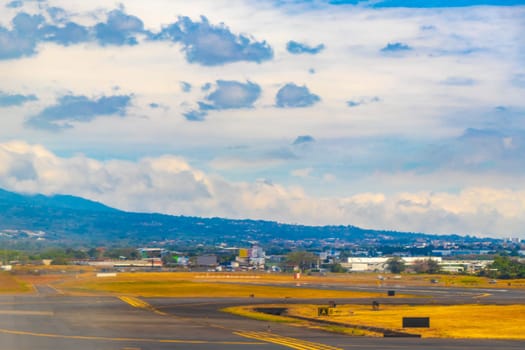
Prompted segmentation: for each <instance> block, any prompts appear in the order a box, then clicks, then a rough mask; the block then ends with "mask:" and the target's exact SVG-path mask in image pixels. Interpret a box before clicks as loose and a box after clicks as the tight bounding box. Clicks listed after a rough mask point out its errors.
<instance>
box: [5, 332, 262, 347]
mask: <svg viewBox="0 0 525 350" xmlns="http://www.w3.org/2000/svg"><path fill="white" fill-rule="evenodd" d="M0 333H3V334H12V335H23V336H24V335H25V336H32V337H42V338H56V339H74V340H98V341H111V342H137V343H176V344H218V345H262V344H264V343H261V342H248V341H210V340H190V339H188V340H186V339H153V338H112V337H99V336H86V335H63V334H53V333H35V332H26V331H18V330H12V329H3V328H0Z"/></svg>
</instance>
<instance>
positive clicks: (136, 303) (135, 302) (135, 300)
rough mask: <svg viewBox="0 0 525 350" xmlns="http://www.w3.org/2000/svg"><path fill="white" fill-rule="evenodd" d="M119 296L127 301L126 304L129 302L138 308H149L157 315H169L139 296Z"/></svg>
mask: <svg viewBox="0 0 525 350" xmlns="http://www.w3.org/2000/svg"><path fill="white" fill-rule="evenodd" d="M118 298H119V299H120V300H122V301H123V302H125V303H126V304H129V305H131V306H133V307H136V308H138V309H144V310H149V311H152V312H154V313H156V314H157V315H162V316H166V315H167V313H165V312H162V311H159V310H157V309H156V308H154V307H153V306H152V305H151V304H149V303H147V302H145V301H144V300H140V299H139V298H135V297H128V296H120V297H118Z"/></svg>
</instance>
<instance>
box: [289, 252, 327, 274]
mask: <svg viewBox="0 0 525 350" xmlns="http://www.w3.org/2000/svg"><path fill="white" fill-rule="evenodd" d="M318 260H319V258H318V257H317V255H315V254H313V253H310V252H306V251H297V252H290V253H288V254H287V255H286V264H288V265H294V266H299V269H300V270H301V271H304V270H307V269H310V268H312V266H314V265H315V264H316V263H317V261H318Z"/></svg>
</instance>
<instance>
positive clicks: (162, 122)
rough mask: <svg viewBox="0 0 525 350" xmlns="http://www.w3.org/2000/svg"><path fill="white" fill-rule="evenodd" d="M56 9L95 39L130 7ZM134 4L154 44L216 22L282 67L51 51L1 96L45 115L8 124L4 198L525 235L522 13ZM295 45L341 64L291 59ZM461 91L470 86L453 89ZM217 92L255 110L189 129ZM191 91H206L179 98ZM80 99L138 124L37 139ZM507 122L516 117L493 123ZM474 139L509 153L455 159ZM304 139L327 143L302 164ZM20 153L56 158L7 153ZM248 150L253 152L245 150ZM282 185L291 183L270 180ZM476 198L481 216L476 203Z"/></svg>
mask: <svg viewBox="0 0 525 350" xmlns="http://www.w3.org/2000/svg"><path fill="white" fill-rule="evenodd" d="M47 4H49V6H59V7H63V8H64V9H65V10H66V11H67V12H68V13H69V14H70V16H71V17H70V19H71V20H73V21H75V22H77V23H79V24H82V25H85V26H92V25H94V24H95V23H97V22H99V21H101V20H104V19H105V18H106V15H107V13H108V11H109V10H113V9H115V8H116V7H117V6H118V5H114V4H108V2H107V1H105V0H93V1H74V2H72V1H70V0H49V1H47ZM123 5H124V9H125V12H126V13H127V14H129V15H133V16H137V17H139V18H140V19H141V20H142V21H143V22H144V27H145V29H147V30H150V31H153V32H158V31H159V30H160V29H161V27H162V26H163V25H166V24H169V23H173V22H174V21H176V20H177V16H181V15H182V16H189V17H190V18H192V20H193V21H199V17H200V16H201V15H205V16H206V17H207V18H208V19H209V21H210V23H212V24H213V25H218V24H219V23H221V22H223V23H224V24H225V26H227V27H228V28H230V30H231V32H232V33H236V34H243V35H248V36H253V37H254V38H256V39H257V40H266V41H267V42H268V44H269V45H271V46H272V48H273V50H274V59H273V60H269V61H264V62H262V63H261V64H256V63H253V62H238V63H234V64H227V65H224V66H220V67H215V66H214V67H203V66H201V65H198V64H189V63H188V62H187V60H186V58H185V56H184V52H181V46H180V45H179V44H177V43H167V42H145V41H143V38H142V37H140V38H138V40H139V45H135V46H126V47H100V46H99V45H97V44H96V43H83V44H78V45H70V46H68V47H64V46H60V45H56V44H53V43H39V44H38V46H37V47H36V50H37V52H38V53H37V54H36V55H34V56H32V57H26V58H22V59H15V60H0V76H2V89H3V90H4V91H14V92H18V93H20V94H24V95H35V96H36V97H37V98H38V101H33V102H31V103H26V104H24V105H22V106H17V107H6V108H3V109H2V119H1V121H0V123H1V128H0V142H4V144H3V146H2V149H1V152H0V178H1V182H0V185H1V186H4V187H6V188H9V189H14V190H18V191H31V192H43V193H56V192H62V193H72V194H77V195H81V196H86V197H88V198H92V199H97V200H101V201H103V202H106V203H108V204H110V205H115V206H117V207H120V208H125V209H130V210H131V209H133V210H147V211H159V212H170V213H181V214H192V215H207V216H216V215H223V216H229V217H254V218H268V219H278V220H281V221H286V222H301V223H312V224H320V223H343V224H344V223H351V224H356V225H362V226H366V227H374V228H376V227H380V228H385V229H391V228H397V229H407V230H420V231H421V230H427V231H430V232H435V231H438V232H450V231H457V232H463V233H470V232H517V231H519V228H518V227H519V225H521V224H522V219H521V217H523V215H521V216H520V215H519V213H522V209H521V207H520V204H518V203H519V200H518V199H517V198H516V197H515V195H520V194H521V192H520V191H522V190H523V188H525V183H524V180H523V175H522V174H523V172H522V171H520V169H521V168H522V165H521V163H522V162H521V159H523V150H524V148H523V136H522V135H525V133H524V132H523V129H525V125H523V122H522V121H521V120H522V119H523V118H519V116H520V115H521V114H523V112H522V111H523V110H524V109H525V104H524V100H523V89H522V87H520V84H517V83H516V81H517V80H519V79H518V78H519V77H520V74H521V73H522V62H523V45H522V42H523V39H522V33H523V18H524V17H525V7H524V6H521V7H474V8H441V9H402V8H392V9H379V10H374V9H366V8H359V7H351V6H343V7H341V6H329V5H327V4H326V2H318V3H316V4H315V6H311V5H312V4H311V3H310V4H309V5H305V6H300V5H289V6H282V7H276V6H274V2H273V1H268V2H264V1H263V2H261V1H251V0H250V1H236V2H235V4H234V5H232V2H231V1H226V0H222V1H219V0H202V1H198V2H196V1H194V2H188V1H171V0H152V1H149V2H148V4H147V5H144V1H143V0H126V1H123ZM42 6H43V7H45V6H47V5H45V4H42V3H40V2H39V3H38V4H37V3H36V2H26V3H25V4H24V7H23V10H24V11H28V12H29V13H31V14H36V13H39V12H43V10H42V9H39V7H42ZM108 6H109V7H108ZM17 11H19V9H16V10H14V9H7V8H0V13H2V14H3V16H0V18H1V19H0V22H1V23H2V25H3V26H6V27H9V26H10V24H9V23H10V21H11V18H12V17H13V16H14V15H15V13H16V12H17ZM313 23H314V24H315V25H312V24H313ZM423 26H426V27H427V28H430V27H431V28H432V30H422V27H423ZM290 40H296V41H298V42H303V43H323V44H324V45H325V46H326V48H325V49H324V50H323V51H322V52H320V53H319V54H317V55H291V54H290V53H289V52H287V51H286V43H288V42H289V41H290ZM389 42H390V43H395V42H401V43H406V44H407V45H409V46H410V47H412V48H413V50H411V51H410V52H409V53H407V54H406V55H404V56H403V57H389V56H385V55H381V54H380V49H381V48H383V47H385V46H386V45H387V44H388V43H389ZM311 69H314V70H315V74H311V73H310V70H311ZM450 77H459V78H462V79H463V80H462V81H458V79H456V80H455V81H453V83H456V85H447V84H443V82H444V81H447V79H449V78H450ZM465 78H466V79H465ZM469 79H472V82H473V83H472V84H467V83H468V82H470V80H469ZM218 80H228V81H238V82H247V81H250V82H253V83H254V84H257V85H258V86H260V88H261V94H260V97H259V98H257V99H256V101H254V102H253V108H250V109H235V110H230V109H222V110H210V111H209V115H208V116H207V118H206V120H205V121H204V122H202V123H190V122H188V121H186V120H185V118H184V117H183V113H184V112H186V111H188V110H191V109H194V108H197V102H198V101H205V98H206V96H207V95H208V94H210V92H211V91H207V92H206V91H202V90H201V87H202V86H203V85H204V84H206V83H213V82H216V81H218ZM459 80H461V79H459ZM181 81H184V82H188V83H189V84H191V86H192V89H191V91H189V92H185V93H183V92H181V88H180V82H181ZM288 82H294V83H296V84H298V85H300V86H303V85H304V86H307V87H308V89H309V90H310V91H312V92H314V93H315V94H316V95H319V97H320V98H321V102H319V103H317V104H315V105H314V106H312V107H309V108H304V109H303V108H297V109H296V108H284V109H279V108H275V96H276V94H277V92H278V91H279V89H280V88H281V87H282V86H283V85H284V84H286V83H288ZM458 82H459V83H462V84H459V85H461V86H458ZM474 82H475V83H474ZM521 85H522V84H521ZM68 94H72V95H83V96H109V95H115V94H119V95H132V96H133V100H132V105H131V106H129V108H127V109H126V118H97V119H93V120H91V121H89V122H86V123H76V124H75V125H74V128H72V129H69V130H65V131H63V132H61V133H57V134H50V133H48V132H45V131H39V130H28V129H27V128H25V127H24V125H25V122H26V121H27V119H28V117H29V116H31V115H36V114H38V113H39V112H41V111H42V110H45V109H46V107H49V106H51V105H53V104H55V103H56V101H57V99H58V98H59V97H60V96H63V95H68ZM365 96H370V97H372V96H379V97H380V98H381V102H380V103H365V104H362V105H361V106H359V108H348V106H347V102H348V101H349V100H353V99H355V98H357V97H365ZM151 103H155V104H158V105H160V106H162V108H156V109H153V108H151V107H150V104H151ZM250 106H251V104H250ZM496 106H505V107H508V108H507V110H506V111H504V110H501V111H499V112H497V113H496V112H494V113H492V114H490V113H489V112H487V111H494V108H495V107H496ZM495 113H496V114H495ZM467 128H473V129H490V130H489V131H491V132H492V134H493V135H495V136H493V138H492V141H490V140H491V139H489V138H488V136H487V138H486V139H484V138H483V137H479V138H476V139H475V140H473V141H472V142H470V143H461V142H459V143H458V141H456V143H454V142H455V141H454V140H455V139H456V138H457V137H459V136H460V135H463V134H464V130H465V129H467ZM498 128H499V129H498ZM500 129H501V130H500ZM509 129H511V131H512V132H509ZM481 134H483V133H481ZM488 134H491V133H487V135H488ZM297 135H312V137H314V138H315V141H316V142H315V143H310V144H309V145H308V147H304V148H299V147H294V148H293V150H292V151H293V154H291V152H292V151H290V149H289V148H290V140H293V139H294V138H295V137H297ZM481 136H483V135H481ZM11 139H17V140H31V142H34V143H39V144H42V145H44V146H45V147H44V146H35V145H31V144H27V143H24V142H6V140H11ZM489 141H490V142H489ZM237 145H242V146H243V147H244V148H243V149H242V150H239V149H237V150H234V149H233V147H235V146H237ZM459 146H462V147H459ZM500 148H501V149H500ZM50 149H52V150H53V152H50V151H49V150H50ZM276 150H277V151H276ZM286 150H288V151H289V152H288V153H289V154H288V157H286V156H287V154H286ZM76 153H82V154H83V155H82V154H79V155H75V154H76ZM58 154H59V155H60V156H58ZM165 154H168V155H165ZM170 154H176V155H177V156H176V157H174V156H171V155H170ZM65 155H67V157H65ZM117 158H118V159H127V160H125V161H124V160H117ZM102 159H106V160H102ZM469 161H470V162H471V164H470V166H471V167H470V168H469V164H467V163H468V162H469ZM197 167H198V169H197ZM310 168H311V169H315V171H313V170H308V169H310ZM469 169H470V171H469ZM216 173H219V174H221V176H222V177H218V176H217V175H216ZM323 174H324V175H323ZM270 177H271V179H272V181H274V182H275V183H276V184H274V185H271V184H269V183H266V182H257V181H255V179H257V178H270ZM233 179H235V180H233ZM502 184H504V185H502ZM502 186H507V187H508V188H503V187H502ZM490 191H495V192H494V194H490V193H491V192H490ZM469 193H470V194H469ZM478 195H479V196H481V197H480V198H483V203H482V202H481V201H480V203H476V200H475V198H476V196H478ZM498 196H499V197H498ZM498 198H499V199H498ZM506 201H508V204H506ZM496 203H497V204H496ZM500 208H505V210H506V211H503V210H502V209H500ZM509 213H513V214H512V215H510V214H509Z"/></svg>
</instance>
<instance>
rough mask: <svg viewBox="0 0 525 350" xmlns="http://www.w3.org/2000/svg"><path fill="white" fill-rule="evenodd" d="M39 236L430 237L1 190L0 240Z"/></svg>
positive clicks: (113, 239)
mask: <svg viewBox="0 0 525 350" xmlns="http://www.w3.org/2000/svg"><path fill="white" fill-rule="evenodd" d="M40 231H42V232H44V233H45V234H44V235H43V236H42V235H41V234H40V235H36V236H38V237H39V238H40V240H41V241H42V240H43V238H45V242H51V243H52V242H54V243H59V244H81V245H112V244H115V245H116V244H129V245H138V244H147V243H151V242H155V241H156V242H158V241H172V242H179V243H180V242H186V243H190V244H197V243H210V244H215V243H219V242H226V243H229V244H236V243H239V242H240V241H249V240H255V241H259V242H270V241H272V240H319V239H328V238H336V239H344V240H346V241H362V240H364V239H376V238H378V237H381V238H382V239H391V238H395V239H396V240H400V241H404V240H406V241H408V240H410V241H412V240H414V239H415V238H418V237H427V238H428V237H430V236H427V235H424V234H421V233H403V232H391V231H378V230H366V229H361V228H358V227H355V226H304V225H289V224H281V223H277V222H273V221H262V220H231V219H222V218H199V217H187V216H172V215H163V214H145V213H130V212H124V211H121V210H117V209H114V208H110V207H108V206H105V205H103V204H101V203H97V202H93V201H90V200H87V199H83V198H79V197H74V196H69V195H55V196H44V195H23V194H18V193H13V192H9V191H6V190H2V189H0V233H1V234H2V235H0V238H2V237H4V239H5V237H7V238H8V239H13V238H18V237H19V236H21V237H26V238H27V237H28V236H30V237H32V236H31V235H32V234H33V233H34V232H40ZM28 232H29V233H28ZM17 233H20V235H18V236H17V235H16V234H17ZM33 236H35V235H33ZM440 237H441V238H443V236H440ZM450 237H452V238H453V237H458V236H450Z"/></svg>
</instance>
